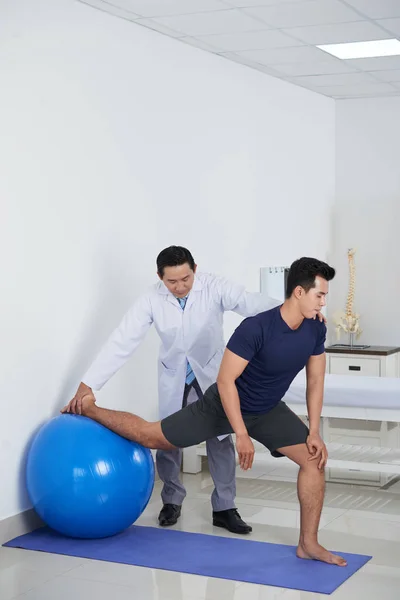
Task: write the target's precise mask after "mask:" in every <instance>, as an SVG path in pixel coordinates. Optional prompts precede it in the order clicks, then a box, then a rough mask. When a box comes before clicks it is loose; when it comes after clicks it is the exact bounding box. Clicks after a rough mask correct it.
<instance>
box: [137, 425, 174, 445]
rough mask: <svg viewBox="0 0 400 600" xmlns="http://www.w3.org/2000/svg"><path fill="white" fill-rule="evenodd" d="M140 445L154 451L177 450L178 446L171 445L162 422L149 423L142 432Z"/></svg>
mask: <svg viewBox="0 0 400 600" xmlns="http://www.w3.org/2000/svg"><path fill="white" fill-rule="evenodd" d="M139 443H140V444H142V446H146V448H151V449H154V450H175V449H176V446H174V445H173V444H171V443H170V442H169V441H168V440H167V438H166V437H165V435H164V434H163V432H162V429H161V421H157V422H156V423H147V424H146V426H145V427H144V428H143V430H142V432H141V439H140V440H139Z"/></svg>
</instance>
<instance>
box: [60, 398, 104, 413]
mask: <svg viewBox="0 0 400 600" xmlns="http://www.w3.org/2000/svg"><path fill="white" fill-rule="evenodd" d="M79 400H80V402H79V404H77V403H75V402H74V400H71V402H69V403H68V404H67V405H66V406H64V408H62V409H61V411H60V412H61V413H72V414H78V415H84V416H85V417H90V414H91V413H92V412H93V409H95V407H96V404H95V403H96V398H95V397H94V395H93V394H92V393H89V394H85V395H83V396H82V397H81V398H80V399H79Z"/></svg>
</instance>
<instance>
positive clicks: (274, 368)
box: [227, 306, 326, 414]
mask: <svg viewBox="0 0 400 600" xmlns="http://www.w3.org/2000/svg"><path fill="white" fill-rule="evenodd" d="M280 308H281V307H280V306H277V307H276V308H273V309H272V310H268V311H266V312H262V313H260V314H258V315H256V316H255V317H249V318H247V319H244V320H243V321H242V322H241V324H240V325H239V327H237V329H236V330H235V332H234V333H233V335H232V337H231V338H230V340H229V342H228V344H227V348H228V349H229V350H231V352H234V354H237V355H238V356H240V357H241V358H244V359H245V360H248V361H249V364H248V365H247V366H246V368H245V369H244V371H243V373H242V374H241V375H240V376H239V377H238V378H237V379H236V387H237V390H238V392H239V398H240V407H241V410H242V412H244V413H254V414H261V413H265V412H268V411H269V410H271V409H272V408H274V406H276V405H277V404H278V402H279V401H280V400H282V398H283V396H284V395H285V394H286V392H287V390H288V389H289V386H290V384H291V383H292V381H293V379H294V378H295V377H296V375H297V374H298V373H299V372H300V371H301V370H302V369H303V368H304V367H305V365H306V363H307V362H308V359H309V358H310V356H313V355H318V354H322V353H323V352H325V338H326V326H325V324H324V323H321V322H320V321H319V319H315V320H314V319H304V321H303V322H302V324H301V325H300V327H299V328H298V329H295V330H293V329H291V328H290V327H289V325H287V323H286V322H285V321H284V320H283V319H282V315H281V311H280Z"/></svg>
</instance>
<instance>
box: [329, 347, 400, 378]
mask: <svg viewBox="0 0 400 600" xmlns="http://www.w3.org/2000/svg"><path fill="white" fill-rule="evenodd" d="M326 353H327V361H326V370H327V373H333V374H334V375H366V376H369V377H400V372H399V366H400V361H399V356H400V348H390V347H386V346H383V347H379V346H371V347H370V348H366V349H364V350H353V351H350V350H349V349H343V350H342V351H340V352H338V350H337V347H335V346H333V347H332V346H330V347H328V348H327V349H326Z"/></svg>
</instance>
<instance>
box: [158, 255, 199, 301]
mask: <svg viewBox="0 0 400 600" xmlns="http://www.w3.org/2000/svg"><path fill="white" fill-rule="evenodd" d="M195 272H196V265H195V266H194V270H193V271H192V269H191V268H190V266H189V264H188V263H185V264H184V265H179V266H178V267H165V269H164V276H163V277H160V275H159V277H160V279H161V280H162V281H163V282H164V284H165V286H166V287H167V288H168V289H169V291H170V292H171V294H173V295H174V296H176V297H177V298H184V297H185V296H187V295H188V293H189V292H190V290H191V289H192V287H193V282H194V274H195Z"/></svg>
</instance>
